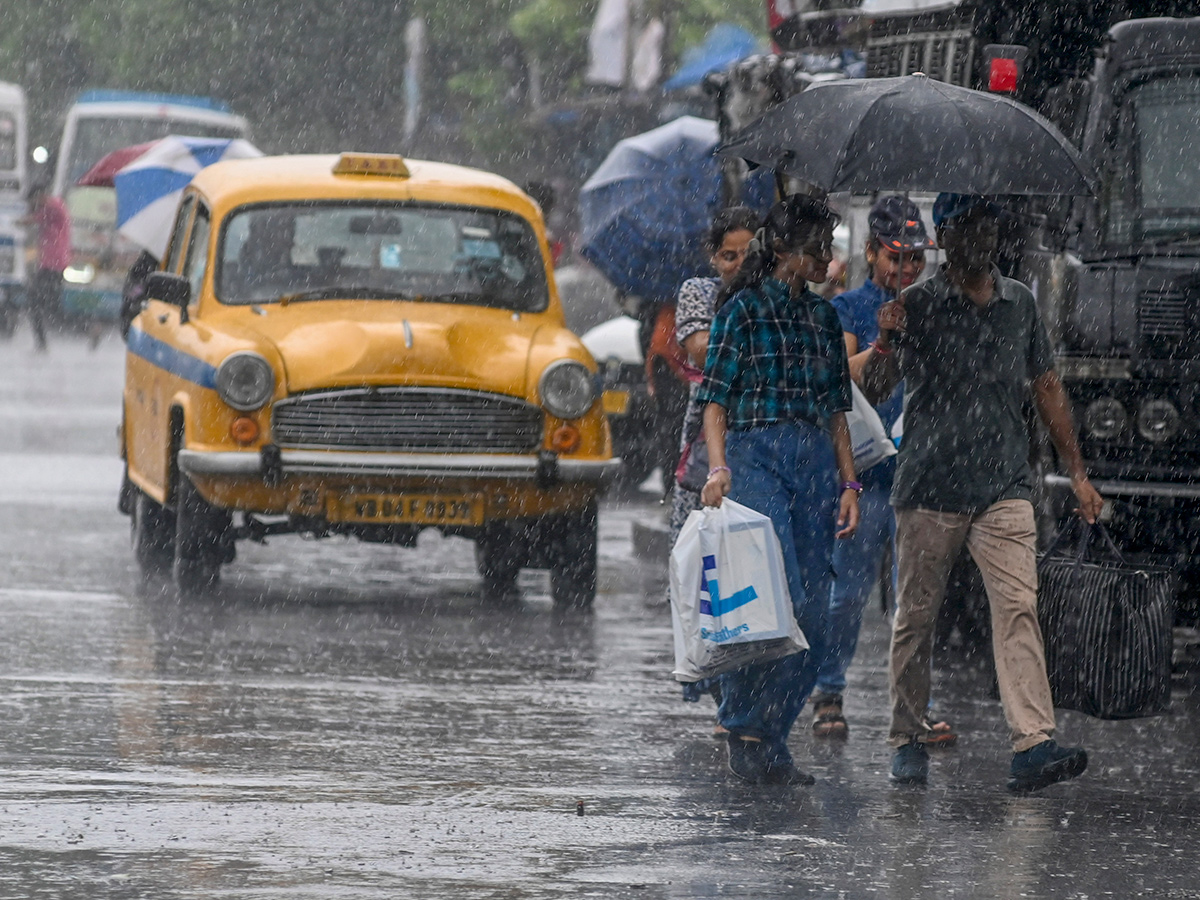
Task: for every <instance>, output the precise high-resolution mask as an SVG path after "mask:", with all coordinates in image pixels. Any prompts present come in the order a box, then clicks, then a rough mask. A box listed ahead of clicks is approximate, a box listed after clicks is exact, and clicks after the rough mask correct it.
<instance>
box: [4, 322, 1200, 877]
mask: <svg viewBox="0 0 1200 900" xmlns="http://www.w3.org/2000/svg"><path fill="white" fill-rule="evenodd" d="M26 340H27V335H24V334H19V335H18V337H17V339H16V341H15V342H14V343H13V344H11V345H8V346H4V347H0V376H2V377H0V464H2V466H3V469H2V471H3V472H4V477H3V479H2V480H0V610H3V623H4V638H3V640H2V641H0V688H2V689H0V716H2V719H0V721H2V722H3V726H4V727H3V730H2V731H0V764H2V765H3V770H2V771H3V777H2V778H0V896H5V897H8V896H11V897H26V896H46V897H58V896H61V897H130V898H132V897H154V898H174V897H204V898H211V897H248V896H255V897H321V898H338V897H356V898H357V897H399V896H414V897H417V896H421V897H464V898H466V897H472V898H474V897H504V898H543V897H544V898H551V897H562V896H580V897H589V896H595V897H652V898H690V897H717V896H746V897H781V898H782V897H798V896H804V897H829V898H838V897H849V898H854V897H864V898H866V897H871V898H874V897H878V898H896V900H907V898H911V897H916V896H938V897H1021V896H1024V897H1069V898H1085V897H1087V898H1097V897H1114V898H1117V897H1121V898H1123V897H1131V896H1138V895H1142V896H1153V897H1179V898H1183V897H1200V887H1197V885H1196V879H1195V874H1194V873H1195V870H1196V867H1197V863H1200V850H1198V849H1197V842H1196V840H1195V838H1194V836H1193V831H1192V829H1193V827H1194V823H1195V822H1196V821H1198V820H1200V795H1198V793H1197V783H1198V781H1200V741H1198V740H1197V738H1198V737H1200V725H1198V717H1197V713H1198V712H1200V710H1198V705H1200V704H1198V703H1197V699H1196V696H1195V695H1194V694H1193V693H1192V688H1193V687H1194V685H1195V676H1194V673H1193V674H1187V673H1185V674H1184V675H1182V676H1181V678H1180V679H1179V681H1178V684H1177V687H1178V690H1177V692H1176V699H1175V704H1174V715H1172V716H1169V717H1163V718H1160V719H1149V720H1143V721H1139V722H1125V723H1113V722H1109V723H1101V722H1095V721H1091V720H1088V719H1085V718H1084V717H1082V716H1078V715H1075V714H1069V713H1064V714H1063V715H1062V716H1061V721H1060V730H1061V733H1062V736H1063V738H1064V740H1066V741H1069V742H1072V743H1073V742H1077V741H1078V742H1082V743H1084V744H1085V745H1086V746H1087V747H1088V749H1089V751H1090V752H1091V755H1092V759H1093V770H1092V771H1091V772H1089V773H1088V774H1087V775H1086V776H1085V777H1084V778H1083V779H1081V780H1080V781H1078V782H1076V783H1073V784H1070V785H1062V786H1057V787H1054V788H1051V789H1048V790H1046V791H1045V792H1043V793H1042V794H1039V795H1035V796H1032V797H1017V798H1014V797H1011V796H1009V795H1008V794H1006V793H1005V792H1004V790H1003V782H1004V778H1005V775H1006V772H1007V764H1008V755H1007V753H1006V752H1005V749H1004V734H1005V727H1004V724H1003V722H1002V719H1001V715H1000V711H999V707H998V704H997V703H996V702H995V701H994V700H993V699H992V698H991V684H990V680H989V676H988V675H987V674H986V670H984V669H982V668H976V667H974V666H972V665H971V661H970V660H965V661H964V660H958V661H954V663H953V666H952V667H948V668H944V669H942V670H941V671H940V672H939V681H938V691H937V694H938V699H939V712H940V713H941V714H942V715H943V716H945V717H948V718H950V719H951V720H952V721H953V722H954V723H955V725H956V726H957V728H958V729H959V731H960V733H961V734H962V738H961V740H960V746H959V747H958V748H956V749H954V750H950V751H946V752H942V753H939V754H936V755H935V757H934V761H933V769H932V773H931V783H930V786H929V788H927V789H924V790H921V789H897V788H893V787H891V786H890V785H889V784H888V782H887V780H886V770H887V762H888V752H889V751H888V749H887V747H886V746H885V745H884V742H883V739H884V735H885V730H886V728H885V726H886V719H885V716H886V677H885V671H884V668H883V650H884V646H885V642H886V623H884V622H883V621H882V618H881V617H880V616H879V615H878V613H877V612H874V611H872V612H871V614H870V615H869V617H868V625H867V633H866V634H865V635H864V642H863V646H862V648H861V650H860V662H859V663H858V664H857V665H856V666H855V667H854V669H852V671H851V682H852V683H851V689H850V692H849V694H848V701H847V702H848V707H847V715H848V717H849V718H850V721H851V728H852V732H851V736H850V739H849V741H847V742H845V743H844V744H841V745H821V746H817V745H814V743H813V740H812V739H811V738H810V737H809V735H808V734H807V733H806V731H805V729H804V728H803V726H804V724H805V719H803V718H802V719H801V722H800V727H798V730H797V734H796V735H795V736H794V738H793V747H794V749H795V751H796V755H797V760H798V762H799V763H800V764H801V766H802V767H805V768H808V769H810V770H811V771H813V772H814V774H816V775H817V777H818V779H819V780H818V783H817V785H816V786H815V787H813V788H807V789H806V788H797V789H783V790H781V789H778V788H775V789H753V788H746V787H743V786H741V785H739V784H737V783H735V782H733V781H731V780H730V778H729V777H727V776H726V773H725V770H724V755H723V752H722V747H721V745H720V743H719V742H717V741H715V740H714V739H713V738H711V737H710V736H709V733H710V730H711V716H710V710H709V709H708V708H707V707H706V706H705V705H691V704H683V703H681V702H679V701H678V699H677V696H678V692H677V690H676V688H675V686H674V685H673V684H672V683H671V681H670V680H669V677H668V675H667V673H668V672H669V669H670V635H669V622H668V616H667V613H666V609H665V607H664V606H663V605H662V590H663V584H664V577H663V573H662V571H661V570H660V567H659V566H658V565H656V564H654V563H650V562H645V561H640V560H638V559H637V558H636V557H635V556H634V554H633V553H632V552H631V546H630V531H631V525H632V523H633V522H634V521H636V520H639V519H647V518H653V517H658V516H660V515H661V514H662V512H661V509H660V507H658V505H657V504H656V503H655V502H654V501H653V499H652V498H649V497H647V498H644V499H638V500H610V501H609V502H608V503H607V504H606V506H605V508H604V510H603V518H602V521H601V537H602V545H601V554H602V559H601V596H600V597H599V599H598V600H597V608H596V611H595V614H594V615H591V616H586V615H568V616H562V615H558V614H556V613H555V612H554V611H553V609H552V607H551V603H550V600H549V596H548V585H547V584H546V583H545V579H544V577H543V576H540V575H533V574H529V573H527V574H526V575H525V576H523V584H524V588H525V594H526V597H527V601H526V603H525V604H524V605H523V606H522V607H520V608H519V609H516V610H501V609H496V608H495V607H492V606H490V605H489V604H488V603H487V602H486V601H485V600H484V599H483V598H482V597H481V596H480V594H479V589H478V582H477V579H476V577H475V573H474V566H473V558H472V552H471V547H470V545H469V544H467V543H465V542H463V541H459V540H453V539H442V538H440V537H438V536H437V535H435V534H433V533H427V534H425V535H424V536H423V537H422V539H421V542H420V546H419V548H418V550H417V551H415V552H414V551H404V550H393V549H391V548H388V547H379V546H374V545H368V544H360V543H354V542H350V541H342V540H340V539H339V540H332V541H324V542H311V541H304V540H301V539H298V538H279V539H271V540H270V542H269V544H268V545H267V546H254V545H250V546H243V547H242V548H241V549H240V556H239V560H238V562H237V563H235V564H234V565H232V566H230V567H229V568H228V569H227V571H226V577H225V581H224V583H223V585H222V587H221V588H220V590H219V591H218V593H217V594H216V595H214V596H213V597H212V598H211V599H208V600H204V601H190V602H183V601H181V600H179V599H178V598H177V597H176V596H175V593H174V591H173V590H172V589H171V588H170V587H169V585H166V584H164V583H160V582H151V583H147V584H142V583H141V581H140V579H139V577H138V576H137V574H136V570H135V568H134V565H133V561H132V557H131V555H130V553H129V550H128V523H127V520H126V519H124V518H123V517H121V516H120V515H119V514H117V512H116V509H115V495H116V488H117V484H118V481H119V476H120V466H119V463H118V461H116V459H115V447H116V441H115V439H114V437H113V430H114V428H115V426H116V424H117V420H118V416H119V397H120V382H121V353H120V347H119V346H118V345H117V344H116V342H115V341H109V342H106V343H105V344H103V345H102V346H101V348H100V349H99V350H98V351H97V352H95V353H89V352H88V351H87V350H86V348H85V347H84V346H83V344H82V343H75V342H72V341H69V340H67V339H62V340H60V341H59V342H58V343H57V344H55V345H53V346H52V348H51V353H50V354H49V356H36V355H34V354H33V353H32V351H31V350H30V349H29V348H28V347H27V346H26ZM952 672H953V674H954V675H955V678H956V680H955V681H954V682H953V684H951V683H950V680H949V679H950V675H951V673H952ZM579 801H583V809H584V815H583V816H582V817H581V816H578V815H577V814H576V813H577V803H578V802H579Z"/></svg>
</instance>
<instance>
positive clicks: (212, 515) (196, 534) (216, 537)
mask: <svg viewBox="0 0 1200 900" xmlns="http://www.w3.org/2000/svg"><path fill="white" fill-rule="evenodd" d="M232 527H233V522H232V519H231V518H230V515H229V513H227V512H225V511H224V510H221V509H218V508H216V507H215V506H213V505H211V504H210V503H208V501H206V500H205V499H204V498H203V497H201V496H200V492H199V491H197V490H196V486H195V485H193V484H192V482H191V479H189V478H188V477H187V476H186V475H184V474H183V473H182V472H179V474H178V475H177V480H176V485H175V544H174V547H175V555H174V565H173V566H172V569H173V574H174V577H175V586H176V587H177V588H178V589H179V592H180V593H181V594H185V595H196V594H203V593H205V592H207V591H209V590H211V589H212V588H214V587H216V585H217V582H218V581H220V578H221V563H223V562H225V561H226V559H227V556H228V555H229V553H228V550H229V549H230V548H227V547H226V544H229V545H230V547H231V546H232V541H233V535H232Z"/></svg>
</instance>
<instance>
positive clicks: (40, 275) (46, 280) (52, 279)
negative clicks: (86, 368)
mask: <svg viewBox="0 0 1200 900" xmlns="http://www.w3.org/2000/svg"><path fill="white" fill-rule="evenodd" d="M29 202H30V206H31V207H32V208H31V209H30V212H29V215H28V216H27V217H26V218H25V219H23V220H22V221H23V222H24V223H25V224H27V225H32V226H33V227H34V228H36V229H37V270H36V271H35V272H34V273H33V278H32V280H31V282H30V287H29V325H30V327H31V328H32V329H33V339H34V341H35V342H36V344H37V348H38V350H43V351H44V350H45V349H46V324H47V322H48V321H49V320H52V319H53V317H54V316H56V315H58V313H59V310H60V309H61V307H62V276H63V270H64V269H66V267H67V266H69V265H70V264H71V219H70V217H69V216H68V215H67V208H66V206H64V205H63V202H62V201H61V200H59V199H58V198H57V197H55V196H53V195H52V194H51V193H50V190H49V185H47V184H46V183H45V182H44V181H39V182H37V183H35V184H34V185H33V187H32V188H30V191H29Z"/></svg>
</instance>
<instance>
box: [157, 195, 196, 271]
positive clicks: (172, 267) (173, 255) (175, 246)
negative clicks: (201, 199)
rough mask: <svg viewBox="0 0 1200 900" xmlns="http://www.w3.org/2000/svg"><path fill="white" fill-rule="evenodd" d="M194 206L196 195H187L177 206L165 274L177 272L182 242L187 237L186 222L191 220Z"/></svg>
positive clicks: (181, 252)
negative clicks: (177, 210) (177, 211)
mask: <svg viewBox="0 0 1200 900" xmlns="http://www.w3.org/2000/svg"><path fill="white" fill-rule="evenodd" d="M195 204H196V195H195V194H189V195H188V196H186V197H184V198H183V203H181V204H180V205H179V213H178V215H176V216H175V227H174V228H172V229H171V246H170V247H169V248H168V249H167V264H166V266H165V267H164V270H165V271H167V272H178V271H179V259H180V257H182V256H183V247H184V244H183V241H184V238H186V237H187V228H188V222H189V221H190V220H191V218H192V207H193V206H195Z"/></svg>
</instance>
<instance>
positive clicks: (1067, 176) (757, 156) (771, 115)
mask: <svg viewBox="0 0 1200 900" xmlns="http://www.w3.org/2000/svg"><path fill="white" fill-rule="evenodd" d="M717 152H718V153H723V154H729V155H731V156H740V157H741V158H742V159H745V160H748V161H749V162H752V163H757V164H758V165H760V166H766V167H767V168H770V169H775V170H776V171H779V172H784V173H787V174H788V175H792V176H795V177H796V178H799V179H801V180H802V181H806V182H808V183H809V184H811V185H813V186H815V187H818V188H822V189H824V190H826V191H829V192H834V191H951V192H955V193H962V194H1090V193H1093V192H1094V187H1093V186H1094V185H1095V178H1094V176H1093V174H1092V172H1091V171H1090V169H1089V168H1088V166H1087V164H1086V163H1084V162H1083V160H1082V159H1081V158H1080V156H1079V154H1078V152H1076V150H1075V148H1074V147H1072V146H1071V144H1070V143H1069V142H1068V141H1067V139H1066V138H1065V137H1063V135H1062V133H1061V132H1059V130H1058V129H1057V128H1055V127H1054V125H1053V124H1051V123H1050V121H1049V120H1047V119H1045V118H1043V117H1042V116H1040V115H1038V114H1037V113H1036V112H1034V111H1033V110H1032V109H1030V108H1029V107H1027V106H1022V105H1021V104H1020V103H1017V102H1015V101H1013V100H1010V99H1008V98H1007V97H1000V96H997V95H995V94H986V93H983V92H982V91H973V90H970V89H968V88H962V87H956V86H955V85H952V84H945V83H943V82H940V81H934V80H933V79H931V78H927V77H926V76H924V75H906V76H904V77H901V78H872V79H861V80H860V79H855V80H847V81H834V82H826V83H823V84H817V85H814V86H813V87H810V88H809V89H808V90H806V91H803V92H802V93H799V94H796V95H795V96H793V97H790V98H789V99H788V100H785V101H784V102H783V103H781V104H779V105H778V106H776V107H774V108H773V109H770V110H768V111H767V112H766V113H764V114H763V115H762V116H761V117H759V118H758V119H757V120H756V121H754V122H752V123H750V124H749V125H747V126H746V127H745V128H744V129H742V130H741V131H740V132H739V133H738V134H736V135H734V136H733V137H732V138H731V139H730V140H729V141H728V142H727V143H725V144H723V145H722V146H721V147H719V148H718V150H717Z"/></svg>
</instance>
